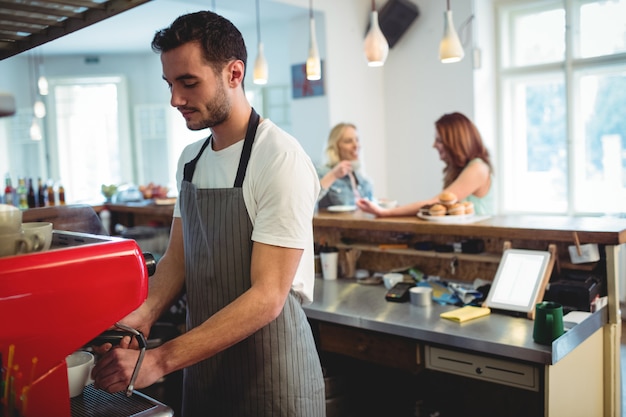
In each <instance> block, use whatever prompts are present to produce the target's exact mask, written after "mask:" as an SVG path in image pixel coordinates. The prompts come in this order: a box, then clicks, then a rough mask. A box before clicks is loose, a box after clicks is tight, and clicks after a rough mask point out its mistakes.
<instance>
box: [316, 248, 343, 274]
mask: <svg viewBox="0 0 626 417" xmlns="http://www.w3.org/2000/svg"><path fill="white" fill-rule="evenodd" d="M320 260H321V262H322V276H323V277H324V279H327V280H334V279H337V268H338V264H339V252H321V253H320Z"/></svg>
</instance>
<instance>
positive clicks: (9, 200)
mask: <svg viewBox="0 0 626 417" xmlns="http://www.w3.org/2000/svg"><path fill="white" fill-rule="evenodd" d="M4 184H5V185H4V204H10V205H12V206H14V205H15V189H14V188H13V186H12V185H11V175H9V174H7V175H6V177H5V178H4Z"/></svg>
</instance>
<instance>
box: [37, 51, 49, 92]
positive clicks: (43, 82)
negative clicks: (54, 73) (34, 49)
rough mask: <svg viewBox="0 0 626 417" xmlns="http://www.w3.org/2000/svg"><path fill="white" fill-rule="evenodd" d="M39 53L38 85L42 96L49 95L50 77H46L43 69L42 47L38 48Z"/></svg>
mask: <svg viewBox="0 0 626 417" xmlns="http://www.w3.org/2000/svg"><path fill="white" fill-rule="evenodd" d="M38 49H39V53H38V54H37V75H38V76H39V78H38V79H37V87H38V88H39V95H40V96H47V95H48V79H47V78H46V74H45V72H44V69H43V52H41V47H40V48H38Z"/></svg>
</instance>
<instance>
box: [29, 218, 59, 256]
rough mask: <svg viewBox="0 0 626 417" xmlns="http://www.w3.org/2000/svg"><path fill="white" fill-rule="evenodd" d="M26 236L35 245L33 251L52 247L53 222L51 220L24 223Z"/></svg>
mask: <svg viewBox="0 0 626 417" xmlns="http://www.w3.org/2000/svg"><path fill="white" fill-rule="evenodd" d="M22 232H24V237H26V238H27V239H29V240H30V241H31V243H32V245H33V252H40V251H44V250H48V249H50V246H51V245H52V223H50V222H27V223H22Z"/></svg>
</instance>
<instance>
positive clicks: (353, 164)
mask: <svg viewBox="0 0 626 417" xmlns="http://www.w3.org/2000/svg"><path fill="white" fill-rule="evenodd" d="M360 150H361V144H360V142H359V135H358V132H357V128H356V126H355V125H353V124H352V123H339V124H338V125H336V126H335V127H333V128H332V129H331V131H330V134H329V135H328V144H327V146H326V158H327V163H326V164H325V165H324V166H322V167H319V168H318V169H317V174H318V176H319V178H320V184H321V186H322V191H321V192H320V197H319V208H328V207H330V206H347V205H348V206H352V205H356V200H357V199H359V198H364V199H368V200H371V199H372V194H373V193H372V183H371V182H370V180H369V179H368V178H367V177H366V176H365V175H364V174H363V171H362V170H361V169H360V167H361V163H360V161H359V151H360Z"/></svg>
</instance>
